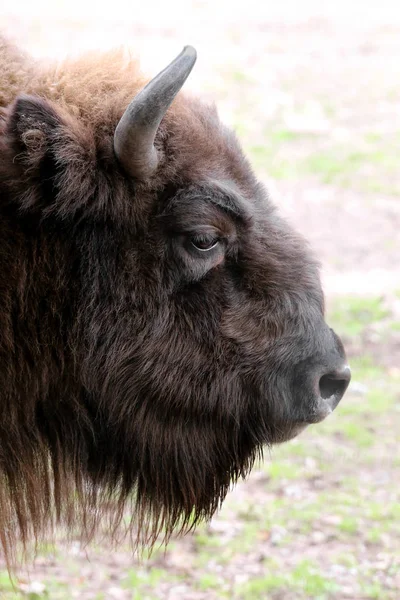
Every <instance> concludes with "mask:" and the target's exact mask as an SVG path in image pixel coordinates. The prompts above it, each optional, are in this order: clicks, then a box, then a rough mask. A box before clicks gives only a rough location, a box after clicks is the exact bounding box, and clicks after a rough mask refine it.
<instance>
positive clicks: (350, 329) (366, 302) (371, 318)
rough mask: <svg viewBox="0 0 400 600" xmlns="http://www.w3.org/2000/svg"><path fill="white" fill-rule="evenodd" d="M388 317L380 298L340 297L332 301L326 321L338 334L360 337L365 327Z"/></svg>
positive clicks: (382, 300)
mask: <svg viewBox="0 0 400 600" xmlns="http://www.w3.org/2000/svg"><path fill="white" fill-rule="evenodd" d="M389 316H390V311H389V310H388V308H387V307H386V305H385V300H384V298H382V297H380V296H376V297H374V296H372V297H361V296H342V297H339V298H336V299H335V300H333V302H332V304H331V307H330V310H329V314H328V321H329V323H330V324H331V325H332V327H333V328H334V329H335V331H337V332H338V333H340V334H342V335H347V336H349V337H356V336H358V335H360V334H361V333H362V332H363V331H364V330H365V329H366V327H368V326H370V325H373V324H374V323H379V322H380V321H383V320H385V319H387V318H388V317H389Z"/></svg>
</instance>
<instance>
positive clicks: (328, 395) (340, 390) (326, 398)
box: [319, 365, 351, 411]
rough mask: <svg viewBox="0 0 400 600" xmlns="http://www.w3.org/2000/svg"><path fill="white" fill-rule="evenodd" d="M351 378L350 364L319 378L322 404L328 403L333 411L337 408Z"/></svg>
mask: <svg viewBox="0 0 400 600" xmlns="http://www.w3.org/2000/svg"><path fill="white" fill-rule="evenodd" d="M350 379H351V371H350V367H349V366H348V365H343V366H342V367H341V368H340V369H337V370H335V371H331V372H329V373H325V374H324V375H322V377H321V378H320V380H319V396H320V399H321V404H323V403H326V404H327V406H328V407H329V408H330V409H331V411H332V410H335V408H336V407H337V405H338V404H339V402H340V401H341V399H342V398H343V396H344V393H345V391H346V390H347V388H348V385H349V383H350Z"/></svg>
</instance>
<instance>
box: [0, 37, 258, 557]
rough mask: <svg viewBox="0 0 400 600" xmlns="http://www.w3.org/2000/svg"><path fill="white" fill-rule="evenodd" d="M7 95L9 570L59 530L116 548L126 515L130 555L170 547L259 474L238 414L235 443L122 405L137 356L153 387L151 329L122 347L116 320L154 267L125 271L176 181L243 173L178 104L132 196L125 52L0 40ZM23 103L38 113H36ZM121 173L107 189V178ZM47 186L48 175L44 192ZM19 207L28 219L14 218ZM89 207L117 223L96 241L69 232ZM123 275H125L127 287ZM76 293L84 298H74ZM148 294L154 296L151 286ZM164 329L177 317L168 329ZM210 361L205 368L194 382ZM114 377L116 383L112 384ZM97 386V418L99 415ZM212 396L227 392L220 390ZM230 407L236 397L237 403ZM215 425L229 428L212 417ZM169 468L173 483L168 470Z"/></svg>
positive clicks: (1, 446)
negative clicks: (115, 149)
mask: <svg viewBox="0 0 400 600" xmlns="http://www.w3.org/2000/svg"><path fill="white" fill-rule="evenodd" d="M0 82H1V89H0V99H1V106H2V107H3V117H4V120H3V124H2V125H1V121H0V134H2V135H0V152H1V153H2V158H3V160H2V163H1V164H0V194H1V204H2V211H3V217H2V220H1V223H0V237H1V239H2V240H8V241H9V246H7V245H6V244H5V243H3V245H2V248H1V251H0V252H1V255H0V259H1V264H2V268H3V272H2V273H1V277H2V279H1V280H0V319H1V320H2V322H1V321H0V325H1V329H2V337H1V340H0V357H3V358H2V359H1V363H2V365H7V369H5V368H4V367H3V372H2V373H1V375H0V377H1V381H0V385H1V402H2V406H1V412H2V414H3V418H2V419H0V477H1V479H2V481H1V486H0V540H1V544H2V546H3V550H4V552H5V555H6V557H7V560H8V561H9V563H11V562H13V561H14V559H15V550H16V549H17V547H18V544H17V542H18V541H20V542H22V545H23V546H24V547H25V546H26V543H27V542H28V541H29V540H30V539H32V538H33V539H35V540H39V539H40V538H41V536H48V535H51V532H52V529H53V527H54V525H55V523H63V524H65V525H66V526H67V528H68V529H69V530H70V531H72V530H79V531H81V532H82V535H83V537H84V538H86V539H90V538H91V537H92V535H93V534H94V533H95V532H96V531H97V530H98V529H99V527H100V524H101V523H102V524H104V517H105V516H106V517H107V519H106V523H108V531H109V532H111V534H117V533H118V531H119V526H120V524H121V520H122V518H123V516H124V510H125V509H126V508H129V513H130V516H131V519H132V521H131V524H130V525H128V526H127V527H126V528H127V530H128V532H130V535H131V536H132V539H133V541H134V544H138V543H139V544H142V543H143V544H146V545H147V546H151V545H152V544H153V543H154V542H155V540H156V538H157V536H159V534H161V535H162V536H165V537H167V538H168V536H169V535H170V534H171V533H172V531H173V530H176V529H177V528H178V529H179V528H183V529H185V528H186V529H187V528H189V527H192V526H193V525H194V524H195V523H196V522H197V521H199V520H201V519H204V518H209V517H211V515H212V514H213V513H214V511H215V510H216V509H217V507H218V506H219V503H220V502H221V501H222V500H223V498H224V497H225V495H226V493H227V491H228V489H229V487H230V485H231V483H232V481H235V480H236V479H237V478H238V477H239V476H241V475H244V474H245V473H246V472H248V470H249V469H250V468H251V465H252V463H253V461H254V458H255V454H256V452H257V451H256V450H254V448H253V447H252V446H251V447H250V446H249V447H248V448H247V442H246V436H245V435H244V436H242V439H241V438H240V436H239V430H238V429H237V428H238V425H239V423H240V418H239V416H238V415H235V414H232V419H231V428H230V429H229V430H226V429H224V428H218V427H216V426H215V424H213V423H210V421H209V417H204V416H202V410H201V409H199V410H200V412H199V415H198V418H197V421H196V423H194V422H193V425H192V426H191V427H189V424H190V421H189V422H187V423H186V426H185V427H183V424H182V420H181V418H175V417H174V414H173V413H171V415H170V416H169V417H168V418H167V416H166V415H165V414H164V412H163V410H162V407H159V406H157V403H156V401H155V402H154V408H150V407H151V405H150V404H149V403H147V404H146V405H143V406H142V407H141V406H128V405H126V403H125V399H124V398H125V396H128V397H129V394H130V392H131V390H132V389H134V388H135V386H136V387H138V384H137V383H136V382H135V381H131V380H130V378H129V376H128V373H129V369H132V366H131V365H132V361H133V360H134V359H135V356H136V357H137V358H136V359H135V360H137V362H138V364H137V370H139V371H140V372H142V373H144V374H146V371H147V370H149V366H148V360H149V359H147V358H146V356H147V355H146V345H147V342H146V336H145V332H146V326H145V324H143V323H140V318H139V317H138V319H139V322H138V323H136V329H137V330H138V331H140V330H143V335H144V339H143V340H142V341H141V336H139V338H138V339H137V340H136V341H134V342H132V334H130V333H129V331H130V330H129V327H130V326H131V324H130V323H129V321H127V323H126V331H127V332H128V334H127V336H126V339H125V338H124V337H123V335H121V334H120V333H119V334H117V335H116V336H114V333H113V327H114V324H115V323H116V322H117V320H119V321H120V322H121V321H123V320H124V318H125V317H124V315H129V314H130V313H131V312H132V308H131V306H130V304H129V303H132V299H133V298H135V297H137V303H138V305H140V303H141V302H145V301H146V299H145V298H144V299H142V298H141V297H140V293H141V292H140V290H139V291H138V290H137V289H135V285H136V284H135V285H133V287H132V289H129V287H128V288H127V285H126V281H129V275H128V273H129V269H131V270H132V271H139V272H140V271H141V275H140V277H142V279H143V281H144V280H145V279H146V265H143V266H140V264H138V261H140V257H133V258H132V259H131V260H132V261H133V262H132V264H130V263H129V260H128V259H127V258H126V256H125V255H126V254H127V248H129V239H130V236H132V235H133V234H134V233H135V230H136V235H138V236H140V221H141V220H142V221H143V222H144V223H145V221H146V215H147V212H146V211H147V209H146V206H145V204H143V202H141V201H142V200H144V201H145V200H146V198H147V197H148V196H149V194H150V192H151V193H152V194H153V195H154V193H157V190H158V189H163V188H164V187H165V185H166V182H168V183H169V184H170V182H171V181H172V180H175V183H174V185H176V186H179V184H180V175H179V173H181V172H184V173H185V176H186V177H187V178H188V179H195V178H196V177H198V176H199V174H200V175H201V177H202V176H203V174H205V173H207V175H209V176H211V177H213V176H214V177H215V176H217V175H218V174H219V173H220V172H221V168H222V167H221V163H222V161H221V156H222V155H224V154H227V155H231V158H232V165H233V166H232V169H236V166H235V165H236V164H237V165H238V166H239V171H240V167H241V165H242V161H244V159H243V157H242V155H241V154H239V155H238V157H237V156H236V153H235V149H236V141H235V140H234V138H233V137H232V147H231V146H230V145H228V146H227V145H226V139H223V137H222V136H223V134H224V135H227V134H226V132H225V130H224V129H221V130H220V125H219V122H218V121H217V118H216V113H215V111H214V110H213V109H212V108H211V109H210V107H206V106H204V105H203V104H201V103H200V102H198V101H195V100H189V99H187V98H185V97H184V96H183V97H181V98H178V99H177V100H176V101H175V102H174V105H173V107H172V108H171V110H170V111H169V112H168V114H167V116H166V117H165V119H164V123H163V125H162V127H161V128H160V131H159V135H158V143H159V144H160V145H162V146H163V151H164V154H165V159H164V164H163V165H162V168H161V169H160V173H159V175H158V177H155V178H153V180H152V182H151V188H149V185H148V184H146V183H144V184H139V183H138V184H137V185H136V188H135V189H134V188H133V186H132V185H131V184H129V183H128V182H127V181H126V179H125V178H124V177H123V176H122V175H121V174H120V170H119V169H118V166H117V164H116V163H115V159H114V157H113V153H112V136H113V132H114V129H115V126H116V124H117V122H118V120H119V118H120V117H121V114H122V113H123V111H124V110H125V108H126V106H127V104H128V103H129V102H130V100H131V99H132V97H134V96H135V94H136V93H137V91H138V90H139V89H140V88H141V87H143V85H144V80H143V78H142V77H141V76H140V74H139V71H138V68H137V64H136V63H135V62H134V61H131V60H129V59H127V58H126V56H124V54H123V53H122V52H111V53H108V54H105V55H103V56H98V55H96V56H86V57H85V58H84V59H82V60H75V61H71V62H65V63H63V64H61V65H54V66H50V67H49V66H48V65H47V64H46V65H42V64H41V63H39V62H34V61H32V60H31V59H29V58H27V57H26V56H24V55H23V54H21V53H20V52H19V51H18V50H17V49H16V48H15V47H13V46H12V45H11V44H9V43H7V42H6V41H5V40H4V39H3V38H0ZM21 94H23V95H26V94H30V95H32V97H35V98H37V101H36V104H33V105H32V103H31V102H28V101H25V100H24V98H25V96H21ZM17 97H19V98H20V99H19V100H17V101H16V98H17ZM21 98H22V99H21ZM32 106H33V108H32ZM6 118H7V122H8V125H7V130H5V129H4V127H5V122H6V120H5V119H6ZM219 131H220V133H219ZM228 139H229V137H228ZM49 140H50V142H49ZM49 144H50V145H51V152H50V154H49ZM14 156H17V160H14ZM113 162H114V163H115V166H114V169H115V170H114V172H113V173H112V174H111V173H109V172H108V171H109V167H108V166H107V165H109V164H110V163H111V164H113ZM210 164H211V165H212V168H211V169H210V166H209V165H210ZM64 165H65V166H66V168H65V169H64V168H63V167H64ZM49 172H50V173H53V172H54V175H52V176H51V178H49V175H48V173H49ZM228 175H229V174H228V173H225V174H224V175H223V179H225V178H228ZM54 190H56V191H57V193H56V195H54ZM154 190H155V192H154ZM111 198H113V201H111ZM133 198H135V202H133ZM94 199H95V204H94ZM15 200H17V201H18V202H19V203H20V206H21V208H22V213H20V214H19V216H18V217H17V216H16V212H15V205H14V204H15ZM91 206H93V216H94V217H96V215H97V214H100V215H101V214H103V216H104V217H107V218H109V217H111V220H109V221H107V222H104V221H101V222H98V223H97V225H96V229H93V231H91V230H90V227H86V226H85V225H82V226H80V225H79V220H78V224H76V223H75V224H74V225H71V223H70V221H69V219H70V218H71V215H72V216H73V217H74V218H75V217H76V216H77V215H79V214H80V211H81V210H83V207H84V210H85V211H86V214H90V210H91ZM149 209H151V206H150V205H149ZM102 211H103V213H102ZM133 211H134V214H133ZM24 213H27V214H26V216H24ZM43 215H46V217H51V216H52V215H54V216H56V217H57V218H59V217H61V221H60V223H59V224H58V225H55V226H54V231H53V232H52V231H51V227H52V225H51V224H50V223H51V221H45V222H44V224H41V219H42V217H43ZM63 223H64V224H63ZM143 226H145V225H143ZM126 227H129V231H127V230H126ZM115 228H117V231H116V229H115ZM33 231H34V232H35V233H34V234H33V235H31V232H33ZM118 231H119V233H118ZM116 239H120V240H121V242H120V244H116V243H115V240H116ZM15 257H18V260H15ZM122 257H123V258H122ZM121 260H125V262H127V264H126V268H125V269H124V270H122V271H121V269H120V267H119V264H120V262H121ZM135 261H136V262H135ZM133 263H134V264H133ZM100 264H102V268H103V272H101V273H100V272H99V265H100ZM78 281H79V282H80V286H81V289H79V287H78V288H77V289H76V290H75V287H76V284H77V282H78ZM146 285H147V286H148V288H147V290H148V292H150V291H151V286H152V285H153V282H151V281H150V280H149V281H147V282H146ZM142 287H143V285H142ZM15 290H18V294H17V295H16V296H15ZM118 290H121V297H118ZM157 293H158V292H157V291H156V292H155V295H156V294H157ZM150 296H151V294H150ZM110 297H112V298H113V306H112V309H113V310H112V312H110V311H109V309H108V304H107V299H109V298H110ZM71 299H72V300H71ZM104 299H106V300H104ZM158 303H159V304H160V305H161V304H162V298H158ZM154 310H160V309H159V308H155V309H154ZM204 318H209V315H204ZM211 318H212V316H211ZM162 319H163V316H162V313H160V320H161V321H162ZM168 319H171V315H168V314H165V322H167V321H168ZM178 321H179V316H178V315H177V317H176V323H178ZM120 329H121V328H120V327H119V329H118V332H120ZM133 329H134V328H133ZM88 332H89V334H90V335H88ZM184 336H185V334H184V332H182V331H180V330H179V328H173V329H171V330H169V331H166V332H165V336H164V337H165V340H163V339H161V338H160V339H159V340H158V341H157V343H158V344H160V345H162V344H168V345H169V344H171V342H172V340H174V341H173V342H172V343H173V344H175V346H176V350H177V351H178V350H179V351H178V352H177V358H176V360H175V361H173V360H172V361H171V364H170V365H168V363H166V364H165V365H164V368H163V370H162V371H160V370H159V372H157V365H155V371H154V370H153V371H151V370H150V372H149V373H148V378H149V384H148V387H149V389H148V390H147V389H145V390H143V394H145V395H147V396H151V395H152V394H153V393H154V394H155V393H156V390H157V388H158V386H159V383H158V382H164V383H165V381H166V379H171V381H172V380H173V378H174V375H173V374H174V373H175V382H174V381H172V382H171V384H170V387H171V391H170V395H171V396H172V395H173V390H174V387H175V388H176V393H177V394H178V395H179V393H180V392H179V389H180V387H179V386H181V387H186V388H188V389H189V388H190V386H191V382H190V380H189V381H186V380H185V375H184V372H185V369H184V366H183V364H182V362H181V361H180V359H179V355H180V354H181V355H182V356H186V355H188V353H189V354H193V353H195V352H196V351H197V350H196V349H195V348H193V347H190V345H187V346H185V344H184V343H182V338H183V339H184ZM150 337H151V336H150ZM204 342H205V340H202V343H204ZM151 343H152V342H151V341H150V342H149V348H147V352H149V353H150V354H149V356H150V355H151V353H154V349H153V348H152V346H151ZM132 344H133V346H134V347H133V348H132ZM153 344H154V342H153ZM82 346H84V349H83V348H82ZM124 348H128V351H127V353H126V354H125V353H124ZM135 353H136V354H135ZM99 356H100V357H101V358H100V359H99V358H98V357H99ZM10 357H11V358H10ZM102 357H107V360H108V364H104V361H103V358H102ZM204 360H206V355H204V356H202V352H199V357H198V361H199V367H198V368H199V370H200V371H201V366H200V365H201V364H202V363H203V361H204ZM105 371H106V372H110V373H111V374H112V376H111V378H109V380H107V379H104V372H105ZM93 373H94V374H95V375H93ZM182 373H183V375H182ZM96 377H97V381H94V380H95V379H96ZM78 379H80V381H82V380H83V381H84V382H85V384H84V386H82V385H81V384H78V383H77V380H78ZM98 382H100V383H98ZM225 383H226V382H225ZM97 384H98V385H99V386H101V388H102V389H101V390H100V392H101V395H102V398H103V401H102V402H103V405H102V406H100V407H98V406H96V404H95V403H94V402H93V401H92V394H93V389H94V388H96V385H97ZM209 385H210V382H207V381H205V382H204V383H202V386H203V387H204V389H201V390H197V394H196V393H195V392H193V402H194V403H200V402H201V394H203V393H207V387H208V386H209ZM213 385H215V386H217V388H218V384H217V382H214V383H213ZM227 385H228V384H227ZM234 385H235V384H234V383H232V386H234ZM151 386H153V387H154V391H152V390H151ZM139 387H140V386H139ZM222 387H223V386H222V385H221V394H223V390H222ZM60 390H61V392H60ZM100 392H99V390H97V393H100ZM218 393H219V391H218V389H216V391H215V392H214V395H215V399H216V398H217V397H218ZM236 394H237V391H236V390H235V389H234V387H232V397H233V398H234V397H235V395H236ZM60 395H61V396H60ZM107 403H109V404H110V405H112V406H111V408H110V406H109V405H108V404H107ZM54 407H57V408H54ZM103 409H104V411H103ZM192 410H193V409H191V411H192ZM103 412H104V414H103ZM214 418H215V419H217V420H218V419H221V418H222V419H223V416H221V415H218V412H216V413H215V415H214ZM132 420H133V422H134V424H132ZM185 420H186V418H185ZM167 421H168V422H167ZM186 421H187V420H186ZM102 428H104V431H103V429H102ZM242 433H243V432H241V434H242ZM224 436H225V438H226V439H225V440H224V439H223V438H224ZM221 447H226V448H229V451H228V456H226V455H225V454H220V448H221ZM163 461H166V468H160V464H161V463H162V462H163ZM88 475H89V476H90V477H89V480H88ZM88 481H90V483H89V482H88Z"/></svg>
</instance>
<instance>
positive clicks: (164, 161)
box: [0, 37, 254, 189]
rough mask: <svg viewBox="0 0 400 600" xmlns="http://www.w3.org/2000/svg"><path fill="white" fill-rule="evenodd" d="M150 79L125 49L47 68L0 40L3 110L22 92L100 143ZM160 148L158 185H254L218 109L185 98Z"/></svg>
mask: <svg viewBox="0 0 400 600" xmlns="http://www.w3.org/2000/svg"><path fill="white" fill-rule="evenodd" d="M152 75H153V76H154V75H155V73H154V74H152ZM148 80H149V78H145V77H144V76H143V74H142V73H141V72H140V69H139V66H138V64H137V62H136V61H135V60H133V59H132V58H131V57H129V56H127V55H126V53H124V51H123V50H119V51H112V52H107V53H104V54H100V55H99V54H98V53H96V54H87V55H86V56H84V57H83V58H79V59H75V60H68V61H65V62H63V63H60V64H53V65H51V66H49V65H48V63H46V64H42V63H40V62H34V61H33V60H32V59H31V58H28V57H26V56H24V55H23V54H22V53H21V52H19V51H18V50H17V49H16V48H15V47H13V46H12V45H11V44H9V43H7V42H6V41H5V39H4V38H1V37H0V107H1V106H2V107H6V106H8V105H10V104H11V103H12V102H13V101H14V100H15V98H16V97H17V95H18V94H20V93H24V94H32V95H36V96H39V97H41V98H45V99H46V100H47V101H49V102H50V104H52V105H53V106H54V107H55V109H56V110H58V111H59V113H60V114H61V115H62V116H64V117H65V118H66V121H67V122H69V121H70V119H69V118H70V117H72V118H75V119H77V121H78V122H79V123H80V124H81V125H82V127H83V128H84V129H85V130H86V132H87V130H88V129H89V130H90V132H91V134H92V135H93V140H94V142H95V143H96V146H98V145H100V146H101V145H103V143H104V139H105V138H109V137H111V136H113V134H114V131H115V127H116V125H117V123H118V121H119V119H120V118H121V116H122V114H123V112H124V111H125V109H126V108H127V106H128V104H129V103H130V102H131V100H132V99H133V98H134V97H135V96H136V94H137V93H138V92H139V91H140V90H141V89H142V88H143V87H144V85H145V84H146V83H147V81H148ZM155 144H156V146H157V148H158V149H159V151H160V155H161V156H160V158H161V163H160V168H159V170H158V173H157V176H156V177H154V178H153V179H152V187H159V186H160V185H161V186H162V185H165V183H166V182H167V181H168V182H170V181H171V179H174V178H178V180H179V178H180V174H181V173H184V176H185V180H186V181H188V180H189V181H190V180H192V181H198V180H199V179H200V180H201V179H203V178H204V177H207V178H215V179H219V180H232V179H234V180H235V181H236V183H237V185H239V187H242V186H243V187H244V188H245V189H247V188H248V186H249V184H254V181H253V178H252V174H251V170H250V167H249V164H248V162H247V161H246V159H245V158H244V156H243V154H242V152H241V150H240V148H239V145H238V143H237V141H236V139H235V136H234V134H233V133H232V132H230V131H228V130H227V129H226V128H225V127H224V126H223V125H222V124H221V123H220V121H219V119H218V115H217V112H216V109H215V108H214V107H213V106H209V105H206V104H204V103H202V102H201V101H199V100H197V99H194V98H191V97H188V96H186V95H185V94H184V93H180V94H179V95H178V97H177V98H176V100H175V101H174V102H173V104H172V106H171V107H170V109H169V110H168V111H167V114H166V115H165V117H164V119H163V121H162V123H161V126H160V128H159V131H158V133H157V138H156V142H155Z"/></svg>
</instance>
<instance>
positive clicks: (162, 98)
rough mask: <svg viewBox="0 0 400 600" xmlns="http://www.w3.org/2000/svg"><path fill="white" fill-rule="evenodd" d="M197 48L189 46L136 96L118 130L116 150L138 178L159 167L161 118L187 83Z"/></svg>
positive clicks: (125, 167)
mask: <svg viewBox="0 0 400 600" xmlns="http://www.w3.org/2000/svg"><path fill="white" fill-rule="evenodd" d="M196 58H197V55H196V50H195V49H194V48H192V46H185V47H184V49H183V50H182V52H181V53H180V54H179V56H177V57H176V58H175V60H173V61H172V63H171V64H169V65H168V67H166V68H165V69H164V70H163V71H161V73H159V74H158V75H157V76H156V77H154V79H152V80H151V81H150V82H149V83H148V84H147V85H146V87H144V88H143V90H142V91H141V92H139V93H138V94H137V96H135V98H134V99H133V100H132V102H131V103H130V105H129V106H128V108H127V109H126V111H125V112H124V114H123V115H122V117H121V120H120V122H119V123H118V125H117V128H116V130H115V133H114V151H115V154H116V156H117V158H118V160H119V162H120V163H121V165H122V166H123V167H124V169H125V171H126V172H127V173H128V174H129V175H131V176H132V177H135V178H136V179H142V180H143V179H147V178H148V177H149V176H150V175H151V174H152V173H153V172H154V171H155V170H156V168H157V165H158V157H157V151H156V149H155V147H154V139H155V137H156V133H157V129H158V127H159V125H160V122H161V119H162V118H163V116H164V115H165V113H166V111H167V110H168V108H169V106H170V105H171V103H172V101H173V99H174V98H175V96H176V95H177V93H178V92H179V90H180V89H181V87H182V86H183V84H184V83H185V81H186V79H187V77H188V76H189V73H190V71H191V70H192V68H193V66H194V63H195V62H196Z"/></svg>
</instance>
